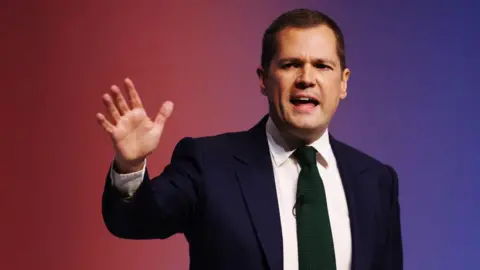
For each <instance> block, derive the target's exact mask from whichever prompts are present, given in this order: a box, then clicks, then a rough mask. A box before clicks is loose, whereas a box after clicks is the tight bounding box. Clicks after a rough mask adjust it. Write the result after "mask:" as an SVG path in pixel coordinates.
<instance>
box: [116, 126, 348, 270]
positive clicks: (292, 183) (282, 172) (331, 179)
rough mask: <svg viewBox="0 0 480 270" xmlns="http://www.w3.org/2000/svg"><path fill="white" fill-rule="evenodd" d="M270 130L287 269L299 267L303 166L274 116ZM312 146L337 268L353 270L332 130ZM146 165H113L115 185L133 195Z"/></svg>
mask: <svg viewBox="0 0 480 270" xmlns="http://www.w3.org/2000/svg"><path fill="white" fill-rule="evenodd" d="M266 133H267V139H268V145H269V148H270V155H271V158H272V164H273V169H274V176H275V186H276V190H277V199H278V205H279V208H280V211H279V212H280V220H281V228H282V236H283V258H284V259H283V260H284V262H283V263H284V269H285V270H298V250H297V224H296V220H295V217H294V215H293V212H292V209H293V207H294V204H295V197H296V190H297V181H298V176H299V174H300V166H299V164H298V163H297V162H296V161H295V159H293V158H292V157H291V155H292V154H293V152H294V150H290V151H289V150H286V145H285V143H284V141H283V140H282V138H281V137H280V135H279V132H278V129H277V128H276V127H275V124H274V123H273V121H272V120H271V119H270V118H269V119H268V121H267V125H266ZM311 146H312V147H314V148H315V149H316V150H317V152H318V154H317V167H318V170H319V173H320V176H321V177H322V180H323V185H324V187H325V193H326V199H327V207H328V212H329V217H330V224H331V228H332V236H333V244H334V249H335V257H336V263H337V270H349V269H350V264H351V254H352V252H351V250H352V248H351V247H352V245H351V233H350V219H349V215H348V207H347V201H346V198H345V193H344V190H343V185H342V181H341V178H340V174H339V171H338V168H337V163H336V159H335V156H334V154H333V151H332V148H331V146H330V140H329V135H328V130H327V131H326V132H325V133H324V134H323V136H322V137H320V138H319V139H318V140H316V141H315V142H313V143H312V144H311ZM145 168H146V162H145V166H144V168H143V170H141V171H138V172H134V173H130V174H118V173H116V172H115V171H114V170H113V168H112V170H111V178H112V181H113V184H114V185H115V186H116V187H117V188H118V189H119V190H121V191H123V192H125V193H128V194H130V195H132V194H133V193H134V192H135V190H136V189H137V188H138V186H139V185H140V183H141V182H142V180H143V175H144V173H145Z"/></svg>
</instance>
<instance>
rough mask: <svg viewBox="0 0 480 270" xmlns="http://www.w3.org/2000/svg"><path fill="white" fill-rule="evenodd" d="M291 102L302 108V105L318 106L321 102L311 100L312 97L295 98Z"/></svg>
mask: <svg viewBox="0 0 480 270" xmlns="http://www.w3.org/2000/svg"><path fill="white" fill-rule="evenodd" d="M290 102H291V103H292V104H293V105H295V106H301V105H311V106H317V105H319V104H320V102H319V101H318V100H317V99H315V98H310V97H293V98H291V99H290Z"/></svg>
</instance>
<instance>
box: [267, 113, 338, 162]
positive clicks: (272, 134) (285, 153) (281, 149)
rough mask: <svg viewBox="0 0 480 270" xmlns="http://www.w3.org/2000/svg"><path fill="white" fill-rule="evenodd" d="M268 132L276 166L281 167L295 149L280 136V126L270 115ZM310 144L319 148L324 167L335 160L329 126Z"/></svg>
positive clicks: (316, 148)
mask: <svg viewBox="0 0 480 270" xmlns="http://www.w3.org/2000/svg"><path fill="white" fill-rule="evenodd" d="M266 132H267V139H268V145H269V148H270V153H271V155H272V158H273V160H274V163H275V166H277V167H279V166H281V165H282V164H283V163H285V161H287V160H288V159H289V158H290V156H291V155H292V154H293V152H294V151H295V149H289V148H288V146H287V144H286V143H285V140H284V139H283V138H282V137H281V136H280V132H279V130H278V128H277V127H276V125H275V123H274V122H273V121H272V119H271V118H270V117H269V118H268V120H267V124H266ZM309 145H310V146H312V147H313V148H315V150H317V152H318V155H317V157H318V156H319V157H320V158H321V160H320V161H321V162H320V163H321V164H322V165H323V166H324V167H327V166H328V165H329V164H332V162H334V155H333V151H332V148H331V145H330V140H329V133H328V128H327V129H326V130H325V132H324V133H323V135H322V136H321V137H320V138H318V139H317V140H316V141H314V142H313V143H311V144H309ZM322 161H323V162H322Z"/></svg>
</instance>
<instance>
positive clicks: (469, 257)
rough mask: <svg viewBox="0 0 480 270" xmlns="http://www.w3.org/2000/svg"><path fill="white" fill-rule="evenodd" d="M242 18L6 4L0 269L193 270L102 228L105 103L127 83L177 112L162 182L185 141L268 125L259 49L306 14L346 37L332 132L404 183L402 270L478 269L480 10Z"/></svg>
mask: <svg viewBox="0 0 480 270" xmlns="http://www.w3.org/2000/svg"><path fill="white" fill-rule="evenodd" d="M41 2H42V3H41ZM175 2H176V1H175ZM240 2H241V1H215V2H214V1H204V2H202V3H201V4H194V3H197V2H193V1H191V3H186V2H185V3H184V2H176V3H174V1H150V2H148V1H128V2H127V1H122V2H121V1H113V0H112V1H98V2H97V1H93V0H88V1H85V0H84V1H59V0H57V1H53V0H52V1H2V2H0V35H1V39H0V49H1V50H0V63H1V70H0V72H1V73H0V76H1V78H2V79H1V83H2V86H1V87H0V89H2V90H1V91H2V92H1V99H0V100H1V104H2V106H1V110H2V111H1V113H2V123H1V124H0V127H1V136H2V137H1V140H0V143H1V149H2V151H1V152H2V155H1V159H2V162H1V166H2V168H1V172H2V177H1V178H2V179H1V186H2V187H1V189H2V196H1V199H0V207H1V208H0V210H1V225H0V226H1V228H0V239H1V240H0V243H1V250H0V251H1V252H0V269H70V270H77V269H78V270H80V269H82V270H83V269H115V270H123V269H125V270H126V269H146V270H147V269H164V270H169V269H187V267H188V253H187V246H186V243H185V241H184V239H183V236H181V235H179V236H175V237H172V238H170V239H168V240H165V241H159V240H158V241H127V240H119V239H116V238H115V237H113V236H112V235H110V234H109V233H108V232H107V230H106V228H105V226H104V225H103V222H102V218H101V209H100V199H101V194H102V188H103V185H104V180H105V178H104V177H105V174H106V172H107V169H108V166H109V162H110V161H111V158H112V154H113V152H112V148H111V145H110V141H109V138H108V137H107V136H106V134H105V133H103V131H102V130H101V128H100V127H99V126H98V125H97V122H96V120H95V113H96V112H98V111H103V105H102V102H101V95H102V93H104V92H105V91H107V90H108V89H109V87H110V85H111V84H119V83H121V82H122V80H123V78H124V77H126V76H130V77H131V78H132V79H133V81H134V83H135V84H136V85H137V88H138V90H139V91H140V94H141V96H142V98H143V100H144V103H145V105H146V108H147V110H148V112H149V113H150V114H154V113H156V111H157V109H158V108H159V106H160V105H161V103H162V102H163V101H164V100H166V99H170V100H172V101H174V102H175V111H174V113H173V115H172V118H171V120H170V121H169V123H168V126H167V129H166V132H165V134H164V137H163V138H162V141H161V144H160V149H159V151H157V152H155V153H154V154H153V156H151V158H150V162H149V164H150V170H151V171H152V172H153V173H155V174H156V173H160V172H161V171H162V169H163V167H164V166H165V165H166V164H167V162H168V161H169V157H170V154H171V151H172V150H173V147H174V145H175V144H176V143H177V142H178V140H179V139H180V138H182V137H184V136H202V135H210V134H216V133H219V132H226V131H234V130H240V129H247V128H249V127H251V126H252V125H254V124H255V123H256V122H257V121H258V120H259V119H260V118H261V117H262V116H263V115H264V114H265V113H266V104H265V99H264V98H263V97H262V96H261V95H260V93H259V87H258V82H257V79H256V76H255V68H256V66H257V65H258V63H259V58H260V41H261V36H262V33H263V31H264V29H265V28H266V27H267V26H268V24H269V23H270V22H271V21H272V20H273V19H274V18H275V17H276V16H278V15H279V14H280V13H282V12H284V11H286V10H288V9H292V8H298V7H310V8H316V9H320V10H322V11H324V12H326V13H327V14H329V15H331V16H332V17H333V18H335V19H336V20H337V21H338V23H339V24H340V26H341V27H342V29H343V31H344V34H345V36H346V44H347V63H348V65H349V66H350V68H351V69H352V77H351V80H350V83H349V96H348V99H347V100H346V101H345V102H344V103H343V104H341V106H340V108H339V111H338V114H337V116H336V117H335V119H334V122H333V124H332V127H331V131H332V133H333V134H334V135H335V136H337V137H338V138H339V139H341V140H343V141H345V142H347V143H350V144H352V145H353V146H355V147H357V148H359V149H361V150H363V151H366V152H367V153H369V154H371V155H373V156H375V157H377V158H378V159H380V160H382V161H384V162H386V163H389V164H391V165H393V166H394V167H395V168H396V170H397V172H398V174H399V177H400V181H401V182H400V185H401V187H400V188H401V196H400V200H401V204H402V225H403V235H404V246H405V269H422V270H423V269H432V270H443V269H445V270H447V269H448V270H451V269H479V267H478V265H479V263H478V256H479V255H480V232H479V228H480V214H479V212H480V211H479V202H480V199H479V198H478V195H477V194H478V193H479V192H478V190H479V189H480V181H478V180H479V179H478V172H477V168H478V167H479V164H480V158H479V154H478V150H479V149H480V143H479V141H478V135H479V133H480V124H479V121H478V119H477V118H478V117H479V116H480V109H479V107H480V106H479V105H478V104H477V102H478V100H479V98H480V89H479V87H478V83H477V81H476V79H478V77H479V72H478V68H477V67H478V65H479V63H480V61H479V60H480V59H479V48H480V27H479V26H480V16H479V14H478V11H479V10H480V3H479V2H478V1H477V2H476V3H474V1H473V0H472V1H467V0H462V1H460V0H457V1H448V2H447V1H438V0H437V1H433V0H432V1H402V2H400V1H395V2H394V1H368V2H366V1H287V0H283V1H274V0H269V1H259V2H257V3H255V1H250V2H244V3H240ZM415 2H416V3H415Z"/></svg>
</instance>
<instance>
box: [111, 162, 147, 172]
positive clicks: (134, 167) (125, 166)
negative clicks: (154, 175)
mask: <svg viewBox="0 0 480 270" xmlns="http://www.w3.org/2000/svg"><path fill="white" fill-rule="evenodd" d="M144 166H145V160H141V161H139V162H125V161H121V160H118V159H115V160H114V163H113V168H114V170H115V171H116V172H118V173H120V174H127V173H134V172H138V171H141V170H142V169H143V167H144Z"/></svg>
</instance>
